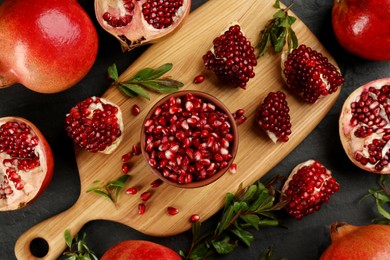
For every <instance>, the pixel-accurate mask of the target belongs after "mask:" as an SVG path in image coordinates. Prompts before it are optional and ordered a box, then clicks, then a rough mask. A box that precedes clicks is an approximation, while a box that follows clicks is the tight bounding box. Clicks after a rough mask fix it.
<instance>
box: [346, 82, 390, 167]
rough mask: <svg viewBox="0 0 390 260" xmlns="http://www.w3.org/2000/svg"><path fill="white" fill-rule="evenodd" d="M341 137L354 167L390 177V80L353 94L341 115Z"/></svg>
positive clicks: (364, 86) (368, 84)
mask: <svg viewBox="0 0 390 260" xmlns="http://www.w3.org/2000/svg"><path fill="white" fill-rule="evenodd" d="M339 133H340V139H341V143H342V145H343V148H344V150H345V151H346V153H347V155H348V157H349V158H350V160H351V161H352V162H353V163H354V164H355V165H357V166H358V167H360V168H362V169H364V170H366V171H369V172H374V173H379V174H390V165H389V161H390V78H385V79H379V80H376V81H372V82H369V83H367V84H365V85H363V86H361V87H360V88H358V89H356V90H355V91H354V92H353V93H351V94H350V96H349V97H348V98H347V99H346V100H345V102H344V105H343V108H342V111H341V115H340V119H339Z"/></svg>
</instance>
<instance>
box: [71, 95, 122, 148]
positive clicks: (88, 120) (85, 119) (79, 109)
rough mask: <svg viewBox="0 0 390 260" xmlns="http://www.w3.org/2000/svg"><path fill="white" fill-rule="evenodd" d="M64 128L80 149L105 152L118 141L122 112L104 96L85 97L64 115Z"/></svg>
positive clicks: (119, 138)
mask: <svg viewBox="0 0 390 260" xmlns="http://www.w3.org/2000/svg"><path fill="white" fill-rule="evenodd" d="M65 130H66V131H67V133H68V136H69V137H70V138H72V139H73V141H74V142H75V143H76V144H78V145H79V146H80V147H81V148H83V149H86V150H87V151H90V152H101V153H105V154H109V153H111V152H113V151H114V150H115V148H116V147H117V146H118V145H119V143H120V142H121V140H122V133H123V122H122V113H121V110H120V108H119V107H118V106H117V105H116V104H114V103H112V102H110V101H108V100H106V99H103V98H99V97H89V98H87V99H85V100H83V101H82V102H79V103H78V104H77V105H76V106H75V107H73V108H72V109H71V110H70V112H69V114H67V115H66V118H65Z"/></svg>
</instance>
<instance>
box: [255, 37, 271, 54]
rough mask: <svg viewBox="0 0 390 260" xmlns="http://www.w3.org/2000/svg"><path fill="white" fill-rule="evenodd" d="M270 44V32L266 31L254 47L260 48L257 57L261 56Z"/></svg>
mask: <svg viewBox="0 0 390 260" xmlns="http://www.w3.org/2000/svg"><path fill="white" fill-rule="evenodd" d="M270 44H271V41H270V33H269V32H268V33H266V34H264V35H263V37H262V38H261V40H260V41H259V43H258V44H257V45H256V48H257V49H259V50H260V51H259V54H258V55H257V57H260V56H263V55H264V54H265V53H266V52H267V50H268V48H269V46H270Z"/></svg>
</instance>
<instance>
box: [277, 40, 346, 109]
mask: <svg viewBox="0 0 390 260" xmlns="http://www.w3.org/2000/svg"><path fill="white" fill-rule="evenodd" d="M281 66H282V77H283V79H284V81H285V82H286V85H287V87H289V88H290V89H291V90H292V91H293V92H295V93H297V94H298V95H299V96H301V97H302V98H303V99H304V100H305V101H307V102H309V103H315V102H317V101H318V100H320V99H321V98H323V97H325V96H327V95H329V94H332V93H334V92H336V91H337V90H338V88H339V87H340V86H341V85H342V84H343V83H344V78H343V77H342V76H341V74H340V72H339V71H338V69H337V68H336V67H335V66H334V65H333V64H331V63H330V62H329V61H328V58H326V57H325V56H323V55H322V54H321V53H320V52H317V51H315V50H313V49H311V48H310V47H307V46H306V45H303V44H302V45H300V46H298V48H296V49H294V50H292V51H291V52H289V53H284V54H283V55H282V58H281Z"/></svg>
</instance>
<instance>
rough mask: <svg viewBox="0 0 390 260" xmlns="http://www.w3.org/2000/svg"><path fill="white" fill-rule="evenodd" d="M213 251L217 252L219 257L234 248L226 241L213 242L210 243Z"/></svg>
mask: <svg viewBox="0 0 390 260" xmlns="http://www.w3.org/2000/svg"><path fill="white" fill-rule="evenodd" d="M211 244H212V245H213V247H214V248H215V250H217V252H218V254H220V255H226V254H229V253H231V252H233V250H234V249H235V248H236V246H235V245H233V244H230V243H229V242H228V241H225V240H222V241H214V242H212V243H211Z"/></svg>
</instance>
